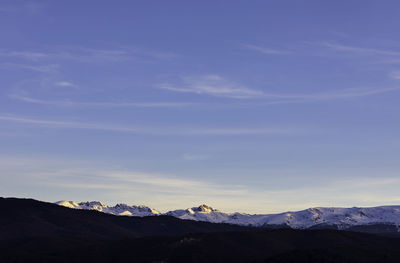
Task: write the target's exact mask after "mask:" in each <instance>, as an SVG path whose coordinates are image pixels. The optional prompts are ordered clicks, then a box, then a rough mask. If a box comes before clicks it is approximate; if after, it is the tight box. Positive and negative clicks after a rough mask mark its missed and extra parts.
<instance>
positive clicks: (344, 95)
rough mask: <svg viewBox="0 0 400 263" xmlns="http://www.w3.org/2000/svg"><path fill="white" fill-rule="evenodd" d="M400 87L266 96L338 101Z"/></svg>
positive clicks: (295, 100) (298, 99)
mask: <svg viewBox="0 0 400 263" xmlns="http://www.w3.org/2000/svg"><path fill="white" fill-rule="evenodd" d="M398 90H400V87H393V88H352V89H342V90H335V91H328V92H323V93H312V94H267V93H265V94H264V97H266V98H273V99H274V98H275V99H282V100H277V101H276V102H282V103H285V102H292V101H293V102H308V101H323V100H336V99H350V98H357V97H364V96H370V95H374V94H381V93H386V92H392V91H398Z"/></svg>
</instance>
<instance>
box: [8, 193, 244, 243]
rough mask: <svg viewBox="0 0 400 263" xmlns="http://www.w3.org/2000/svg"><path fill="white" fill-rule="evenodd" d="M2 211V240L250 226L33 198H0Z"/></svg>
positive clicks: (235, 228) (150, 234) (178, 233)
mask: <svg viewBox="0 0 400 263" xmlns="http://www.w3.org/2000/svg"><path fill="white" fill-rule="evenodd" d="M0 211H1V216H0V240H1V239H10V238H26V237H83V238H123V237H142V236H154V235H158V236H163V235H183V234H186V233H201V232H223V231H238V230H244V229H248V228H246V227H241V226H235V225H229V224H212V223H207V222H196V221H191V220H181V219H177V218H174V217H171V216H151V217H143V218H141V217H125V216H113V215H108V214H104V213H100V212H97V211H88V210H75V209H70V208H65V207H61V206H58V205H55V204H52V203H46V202H40V201H36V200H33V199H18V198H0Z"/></svg>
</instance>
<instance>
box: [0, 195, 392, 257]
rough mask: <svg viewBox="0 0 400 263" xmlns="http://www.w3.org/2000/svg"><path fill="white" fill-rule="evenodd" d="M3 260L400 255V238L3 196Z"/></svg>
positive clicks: (0, 222)
mask: <svg viewBox="0 0 400 263" xmlns="http://www.w3.org/2000/svg"><path fill="white" fill-rule="evenodd" d="M0 211H1V216H0V262H7V263H11V262H13V263H20V262H21V263H22V262H41V263H47V262H48V263H50V262H60V263H64V262H65V263H66V262H96V263H102V262H271V263H272V262H274V263H276V262H296V263H298V262H311V263H312V262H351V263H354V262H400V239H398V238H391V237H385V236H378V235H372V234H366V233H357V232H348V231H338V230H326V229H322V230H293V229H264V228H244V227H238V226H232V225H226V224H211V223H204V222H195V221H188V220H179V219H176V218H173V217H168V216H156V217H145V218H137V217H121V216H112V215H107V214H104V213H99V212H96V211H82V210H74V209H68V208H64V207H60V206H57V205H53V204H50V203H44V202H39V201H35V200H31V199H15V198H0Z"/></svg>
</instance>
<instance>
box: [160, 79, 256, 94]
mask: <svg viewBox="0 0 400 263" xmlns="http://www.w3.org/2000/svg"><path fill="white" fill-rule="evenodd" d="M158 87H159V88H161V89H165V90H170V91H176V92H183V93H195V94H206V95H211V96H217V97H227V98H235V99H248V98H257V97H259V96H262V95H263V92H262V91H259V90H254V89H249V88H246V87H244V86H242V85H239V84H237V83H234V82H231V81H228V80H226V79H224V78H223V77H221V76H219V75H204V76H199V77H184V78H182V83H178V84H161V85H159V86H158Z"/></svg>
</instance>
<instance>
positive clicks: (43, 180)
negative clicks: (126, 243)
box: [0, 155, 400, 213]
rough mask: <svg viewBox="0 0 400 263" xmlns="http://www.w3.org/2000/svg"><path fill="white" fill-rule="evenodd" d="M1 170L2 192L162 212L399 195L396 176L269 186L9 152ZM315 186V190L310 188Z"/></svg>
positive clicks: (392, 199)
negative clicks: (92, 199)
mask: <svg viewBox="0 0 400 263" xmlns="http://www.w3.org/2000/svg"><path fill="white" fill-rule="evenodd" d="M94 167H96V168H94ZM0 173H1V174H3V175H4V176H3V177H0V183H3V184H4V183H6V182H7V184H6V185H7V189H4V191H5V192H6V194H7V193H8V192H7V191H9V192H10V193H13V194H14V195H15V194H16V192H18V190H17V191H15V190H16V189H21V187H22V188H23V189H28V190H25V191H28V193H26V195H27V196H29V197H36V198H43V196H46V195H45V192H46V189H52V192H54V189H57V191H56V193H55V194H53V195H52V196H51V198H52V199H53V198H59V199H65V198H67V199H71V198H72V197H71V195H72V196H73V198H75V199H76V201H79V199H81V200H82V199H83V200H87V199H86V198H88V196H97V197H98V198H100V199H101V201H105V202H106V203H107V202H111V203H116V202H131V201H129V200H134V202H135V203H133V204H138V203H137V202H140V203H147V204H149V205H150V206H152V207H153V208H156V209H160V210H161V211H166V210H169V209H178V208H185V207H192V206H194V205H198V204H200V203H204V202H205V203H208V204H210V205H212V206H215V207H216V208H218V209H221V210H223V211H226V210H228V211H232V212H236V211H238V210H239V211H241V212H258V213H271V212H284V211H285V210H289V211H290V210H291V211H293V210H299V209H305V208H309V207H315V206H332V205H333V204H334V205H335V206H348V207H350V206H355V205H357V206H360V205H362V206H371V205H388V204H391V203H398V201H399V200H400V198H399V195H398V194H396V193H397V192H396V190H397V189H398V187H399V185H400V180H399V178H398V177H396V176H395V175H392V176H389V175H388V176H386V177H382V176H376V177H374V176H363V177H358V178H352V177H349V178H346V177H345V178H343V177H336V176H332V177H331V179H330V180H328V181H326V182H325V181H318V180H316V179H315V178H312V177H304V178H303V179H302V180H305V181H309V184H307V186H306V187H300V188H299V187H294V188H291V187H290V186H289V187H288V186H287V185H285V184H280V185H279V187H277V188H270V187H269V185H270V182H268V183H263V184H265V185H263V186H264V187H262V186H259V187H254V186H251V184H247V183H245V184H241V185H236V184H229V182H228V183H226V182H224V183H218V182H216V181H213V180H210V179H207V180H205V179H202V178H201V177H200V178H199V177H189V176H188V175H185V176H182V175H176V174H165V173H157V172H138V171H135V170H134V169H128V170H127V169H123V168H121V167H118V168H116V167H112V165H110V164H107V163H93V162H87V161H84V160H82V159H80V160H77V161H73V160H65V159H63V160H57V159H54V157H52V158H42V159H32V158H16V157H15V158H12V157H10V156H9V155H7V156H0ZM297 173H298V172H296V174H297ZM272 178H273V177H271V179H272ZM260 183H261V182H260ZM316 188H318V189H319V191H313V190H315V189H316ZM9 189H11V190H9ZM83 189H84V190H85V191H82V190H83ZM38 193H41V194H38ZM29 194H30V195H29ZM21 195H22V193H21ZM45 200H46V199H45ZM83 200H82V201H83ZM54 201H56V200H54Z"/></svg>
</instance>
